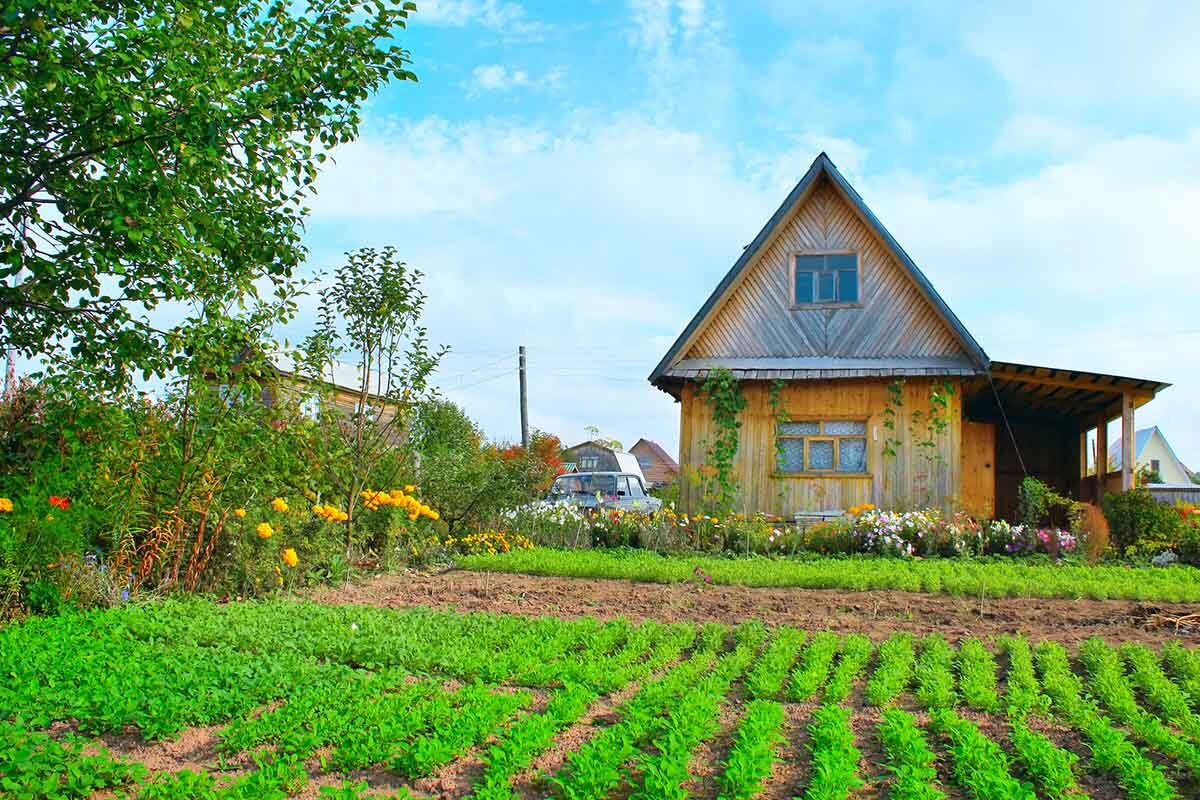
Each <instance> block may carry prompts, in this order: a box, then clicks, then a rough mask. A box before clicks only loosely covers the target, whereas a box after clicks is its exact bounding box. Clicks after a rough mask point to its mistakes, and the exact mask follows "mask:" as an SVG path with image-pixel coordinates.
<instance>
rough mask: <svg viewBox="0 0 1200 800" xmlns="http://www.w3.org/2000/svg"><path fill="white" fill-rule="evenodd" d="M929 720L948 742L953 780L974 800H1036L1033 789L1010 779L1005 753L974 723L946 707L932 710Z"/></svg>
mask: <svg viewBox="0 0 1200 800" xmlns="http://www.w3.org/2000/svg"><path fill="white" fill-rule="evenodd" d="M930 719H931V722H932V725H933V728H934V730H936V731H938V732H939V733H941V734H942V735H944V736H945V737H946V738H947V739H948V740H949V741H950V756H951V758H952V759H953V761H954V778H955V780H956V781H957V782H958V784H959V785H960V786H961V787H962V788H963V789H965V790H966V792H967V794H968V795H970V796H971V797H972V798H974V800H993V798H994V799H996V800H1035V798H1036V795H1035V794H1034V793H1033V789H1032V788H1030V786H1029V785H1028V784H1026V783H1022V782H1021V781H1018V780H1017V779H1016V778H1014V777H1013V776H1012V774H1011V772H1010V771H1009V763H1008V756H1007V755H1006V754H1005V752H1004V750H1002V749H1001V748H1000V745H998V744H996V743H995V742H993V741H992V740H991V739H989V738H988V737H987V736H985V735H984V734H983V733H982V732H981V731H980V730H979V728H978V727H976V725H975V723H973V722H971V721H969V720H965V719H962V718H961V717H959V716H958V715H957V714H955V713H954V711H952V710H951V709H949V708H938V709H936V710H934V711H933V712H932V714H931V715H930Z"/></svg>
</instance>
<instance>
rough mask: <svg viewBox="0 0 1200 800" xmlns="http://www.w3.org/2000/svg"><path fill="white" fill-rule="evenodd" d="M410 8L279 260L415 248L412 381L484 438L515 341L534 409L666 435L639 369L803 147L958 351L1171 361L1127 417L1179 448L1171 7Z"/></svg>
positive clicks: (559, 418) (699, 4)
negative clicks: (960, 340) (375, 83)
mask: <svg viewBox="0 0 1200 800" xmlns="http://www.w3.org/2000/svg"><path fill="white" fill-rule="evenodd" d="M976 5H977V6H978V7H975V8H972V7H970V6H976ZM418 6H419V8H418V11H417V13H415V14H414V15H413V18H412V21H411V24H410V26H409V28H408V30H407V31H405V32H403V33H402V34H401V35H400V36H399V41H400V42H401V43H402V44H403V45H404V46H406V47H407V48H409V49H410V50H411V52H412V57H413V68H414V70H415V71H416V73H417V74H418V76H419V77H420V83H419V84H412V83H406V84H396V85H392V86H389V87H388V88H387V89H386V90H385V91H383V92H382V93H381V94H380V95H379V96H377V97H376V98H374V99H373V100H372V101H371V103H370V104H369V106H368V108H367V112H366V124H365V126H364V129H363V135H362V137H361V139H360V140H359V141H358V142H356V143H354V144H352V145H348V146H346V147H343V148H341V149H339V150H337V151H336V152H335V159H336V163H335V164H334V165H332V166H330V167H328V168H327V169H326V171H325V174H324V175H323V176H322V177H321V179H320V182H319V184H318V192H319V193H318V195H317V196H316V197H315V198H314V199H313V202H312V203H311V206H312V208H313V214H312V217H311V219H310V223H309V228H308V239H307V241H308V245H309V247H310V248H311V252H312V259H311V262H310V269H312V270H316V269H319V268H329V267H332V266H335V265H336V264H337V263H338V258H339V254H340V253H341V252H342V251H343V250H346V249H349V248H352V247H357V246H365V245H371V246H383V245H388V244H391V245H394V246H396V247H397V248H398V249H399V250H400V252H401V253H402V254H403V255H404V257H405V258H406V259H407V260H408V261H409V263H411V264H413V265H416V266H418V267H419V268H421V269H422V270H424V272H425V273H426V276H427V277H426V288H427V290H428V292H429V294H430V302H429V306H428V312H427V321H428V324H429V328H430V335H431V337H432V338H433V339H434V341H437V342H443V343H446V344H449V345H451V346H452V348H453V352H452V354H451V355H450V356H449V357H448V358H447V359H446V362H445V364H444V366H443V368H442V370H441V372H440V373H439V376H438V381H439V383H440V384H441V386H442V388H443V391H444V392H445V394H447V395H448V396H449V397H451V398H452V399H454V400H456V401H458V402H460V403H461V404H462V405H464V406H465V407H466V408H467V410H468V412H469V413H470V414H471V415H472V416H473V417H474V418H475V419H477V420H478V421H479V422H480V423H481V424H482V426H483V427H484V429H485V430H486V431H487V433H488V434H489V435H490V436H492V437H493V438H496V439H499V440H506V439H507V440H512V439H516V438H518V437H519V425H518V416H517V393H516V387H517V379H516V348H517V346H518V345H519V344H525V345H527V346H528V348H529V363H530V416H531V421H532V424H533V425H534V426H536V427H539V428H543V429H545V430H549V431H551V432H554V433H557V434H559V435H560V436H561V437H562V438H563V439H564V440H565V441H567V442H568V443H573V442H574V441H577V440H579V439H582V438H584V428H585V426H588V425H596V426H599V427H600V428H601V429H602V430H603V431H604V432H605V433H607V434H609V435H611V436H615V437H617V438H619V439H621V440H623V441H624V442H625V443H626V444H627V445H629V444H632V443H633V442H634V441H635V440H636V439H637V438H638V437H640V436H646V437H649V438H653V439H657V440H658V441H660V442H661V443H663V444H664V445H665V446H666V447H667V448H668V449H669V450H672V451H673V450H674V449H675V448H676V445H677V440H678V407H677V406H676V405H675V404H674V403H673V401H672V400H671V399H670V398H669V397H667V396H666V395H664V394H662V393H660V392H658V391H656V390H655V389H653V388H652V387H650V386H649V384H648V383H646V381H645V378H646V375H647V374H648V373H649V372H650V370H651V368H652V367H653V366H654V364H655V363H656V362H657V361H658V359H659V358H660V357H661V355H662V354H663V352H665V350H666V348H667V347H668V346H669V344H670V343H671V342H672V341H673V340H674V338H675V336H676V335H677V334H678V333H679V331H680V330H681V329H682V328H683V326H684V325H685V324H686V322H687V321H688V320H689V319H690V317H691V316H692V314H693V313H694V312H695V311H696V309H697V308H698V307H699V306H700V304H701V303H702V302H703V301H704V299H705V298H706V297H707V296H708V294H709V292H710V291H711V290H712V288H713V287H714V286H715V285H716V283H717V281H719V279H720V277H721V276H722V275H723V274H724V273H725V271H726V270H727V269H728V268H729V266H730V265H731V264H732V263H733V261H734V259H735V258H736V257H737V255H738V254H739V253H740V251H741V249H742V247H743V246H744V245H745V244H747V243H748V242H749V241H750V240H751V239H752V238H753V237H754V235H755V234H756V233H757V231H758V229H759V228H760V227H761V225H762V224H763V222H764V221H765V220H766V219H767V217H768V216H769V215H770V214H771V213H772V212H773V211H774V209H775V208H776V206H777V205H778V204H779V202H780V201H781V200H782V198H783V197H784V196H785V195H786V193H787V192H788V190H789V189H790V188H791V186H792V185H793V184H794V183H795V181H796V180H797V179H798V178H799V177H800V176H801V175H802V174H803V172H804V171H805V169H807V167H808V165H809V164H810V163H811V161H812V159H813V158H814V157H815V156H816V155H817V153H819V152H820V151H822V150H825V151H827V152H828V153H829V155H830V156H831V157H832V158H833V160H834V162H835V163H836V164H837V165H838V167H839V168H840V169H841V170H842V171H843V173H845V174H846V175H847V177H848V178H849V179H850V180H851V181H852V182H853V183H854V184H855V186H856V187H857V188H858V189H859V191H860V193H861V194H862V195H863V196H864V198H865V199H866V201H867V202H868V204H870V205H871V206H872V208H873V209H874V210H875V212H876V214H877V215H878V216H879V217H880V219H881V220H882V221H883V222H884V224H885V225H887V226H888V228H889V229H890V230H891V232H892V233H893V234H894V235H895V236H896V238H897V239H898V240H899V241H900V242H901V244H902V245H904V247H905V248H906V249H907V250H908V252H909V253H910V254H911V255H912V256H913V258H914V259H915V260H916V261H917V263H918V264H920V265H921V267H922V269H923V270H924V271H925V272H926V274H927V275H928V276H929V277H930V279H931V280H932V281H933V283H934V285H935V286H937V287H938V289H939V291H940V292H941V293H942V295H943V297H944V298H945V299H946V300H947V302H948V303H949V304H950V306H951V307H952V308H953V309H954V310H955V311H956V312H957V313H958V315H959V316H960V317H961V318H962V319H963V321H964V322H965V323H966V325H967V326H968V327H969V328H970V329H971V331H972V333H973V334H974V335H975V337H976V338H977V339H978V340H979V341H980V342H981V343H982V344H983V346H984V348H985V349H986V350H987V351H988V353H989V355H991V356H992V357H993V358H996V359H1000V360H1015V361H1025V362H1030V363H1036V364H1047V365H1053V366H1063V367H1072V368H1080V369H1090V370H1096V371H1102V372H1114V373H1118V374H1132V375H1136V376H1139V377H1149V378H1154V379H1158V380H1164V381H1169V382H1171V383H1173V384H1175V385H1174V387H1173V388H1171V389H1168V390H1167V391H1166V392H1165V393H1163V394H1162V395H1161V396H1160V397H1159V399H1157V400H1156V401H1155V402H1153V403H1152V404H1151V405H1149V406H1147V407H1146V408H1145V409H1144V410H1143V411H1142V412H1140V414H1139V418H1138V424H1139V427H1140V426H1143V425H1148V424H1158V425H1160V426H1161V427H1162V428H1163V430H1164V432H1165V433H1166V435H1167V437H1168V439H1169V440H1170V441H1171V442H1172V444H1173V445H1174V447H1175V450H1176V451H1177V452H1178V453H1179V455H1180V456H1181V457H1182V458H1183V459H1184V461H1185V462H1188V463H1189V464H1190V465H1191V466H1193V467H1196V466H1200V425H1198V423H1197V421H1196V420H1197V415H1196V412H1195V407H1196V405H1195V400H1196V398H1197V397H1198V396H1200V379H1198V378H1197V377H1196V376H1195V372H1196V367H1197V364H1198V363H1200V358H1198V357H1197V355H1198V354H1200V319H1197V314H1196V311H1197V310H1198V309H1200V280H1197V267H1198V266H1200V265H1198V263H1197V260H1198V258H1197V253H1200V222H1198V221H1197V213H1198V212H1200V123H1198V122H1197V120H1198V119H1200V117H1198V112H1200V81H1197V80H1196V79H1195V76H1196V75H1197V74H1200V50H1197V48H1195V47H1194V43H1193V42H1192V41H1191V37H1192V35H1193V33H1194V31H1196V30H1198V29H1200V7H1198V6H1187V5H1185V4H1162V5H1158V6H1156V5H1154V4H1149V3H1147V4H1124V3H1120V4H1118V3H1112V4H1105V3H1100V2H1089V3H1086V4H1078V5H1072V4H1070V3H1055V4H1052V10H1050V11H1047V10H1046V8H1045V6H1044V4H1040V3H1039V4H1028V5H1021V4H1017V3H1006V4H987V6H986V7H985V5H984V4H957V3H914V4H894V5H893V4H880V3H870V2H854V1H853V0H850V1H849V2H847V1H846V0H841V1H840V2H817V3H800V2H785V1H784V0H775V1H772V0H764V2H758V3H752V2H736V3H734V2H721V1H720V0H630V2H619V1H618V0H611V1H610V2H603V3H601V2H590V1H581V2H516V1H515V0H513V1H512V2H509V1H508V0H443V1H442V2H433V1H432V0H426V2H424V3H422V2H418ZM963 8H967V10H965V11H964V10H963ZM1034 23H1036V24H1034ZM311 318H312V317H311V311H310V310H309V309H307V308H306V309H304V310H303V312H302V313H301V315H300V317H299V318H298V319H297V321H296V322H295V323H294V324H293V325H292V326H290V328H289V329H288V331H286V333H288V334H290V335H291V336H292V337H293V338H297V337H299V336H300V335H302V334H303V333H304V331H305V329H306V327H307V325H308V324H310V323H311Z"/></svg>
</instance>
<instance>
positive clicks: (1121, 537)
mask: <svg viewBox="0 0 1200 800" xmlns="http://www.w3.org/2000/svg"><path fill="white" fill-rule="evenodd" d="M1104 516H1105V517H1106V518H1107V519H1108V525H1109V530H1110V531H1111V534H1112V542H1113V545H1114V546H1115V547H1116V548H1117V550H1118V551H1119V552H1120V553H1122V554H1125V553H1136V552H1140V553H1143V554H1145V555H1154V554H1155V553H1157V552H1159V551H1161V550H1169V549H1177V548H1178V547H1179V545H1180V542H1181V540H1182V539H1183V534H1184V522H1183V520H1182V519H1181V518H1180V516H1179V514H1178V512H1176V511H1175V509H1174V508H1172V507H1171V506H1168V505H1164V504H1162V503H1159V502H1158V501H1157V500H1155V499H1154V496H1153V495H1151V494H1150V492H1149V490H1147V489H1144V488H1137V489H1133V490H1132V491H1128V492H1120V493H1110V494H1106V495H1105V496H1104Z"/></svg>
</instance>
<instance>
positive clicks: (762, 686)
mask: <svg viewBox="0 0 1200 800" xmlns="http://www.w3.org/2000/svg"><path fill="white" fill-rule="evenodd" d="M807 638H808V634H806V633H805V632H804V631H799V630H796V629H795V628H780V629H779V630H778V631H777V633H776V634H775V638H774V639H772V640H771V643H770V644H769V645H767V649H766V650H765V651H763V654H762V655H761V656H760V657H759V658H758V663H756V664H755V665H754V669H752V670H750V674H749V675H747V676H746V690H747V691H748V692H749V693H750V696H751V697H756V698H760V699H771V698H775V697H777V696H778V695H779V693H780V692H781V691H782V690H783V684H784V681H786V680H787V676H788V672H789V671H790V670H791V668H792V664H793V663H794V662H795V660H796V656H797V655H798V654H799V653H800V648H802V647H803V646H804V640H805V639H807Z"/></svg>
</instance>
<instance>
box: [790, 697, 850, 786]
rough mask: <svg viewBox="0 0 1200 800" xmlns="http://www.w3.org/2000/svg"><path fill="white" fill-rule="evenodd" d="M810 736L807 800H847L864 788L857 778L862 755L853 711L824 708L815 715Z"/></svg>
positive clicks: (836, 707)
mask: <svg viewBox="0 0 1200 800" xmlns="http://www.w3.org/2000/svg"><path fill="white" fill-rule="evenodd" d="M808 734H809V744H808V746H809V751H810V753H811V756H812V779H811V780H810V781H809V783H808V787H807V788H806V789H805V790H804V800H846V798H848V797H849V796H850V793H851V792H852V791H854V790H855V789H856V788H858V787H859V786H862V785H863V781H862V779H861V778H860V777H859V776H858V760H859V758H861V757H862V754H861V753H860V752H859V750H858V748H857V747H855V746H854V731H853V729H851V727H850V709H848V708H842V707H841V706H832V705H826V706H821V707H820V708H818V709H817V710H816V711H814V712H813V716H812V723H811V724H810V725H809V726H808Z"/></svg>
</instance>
